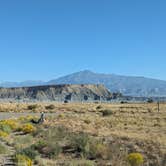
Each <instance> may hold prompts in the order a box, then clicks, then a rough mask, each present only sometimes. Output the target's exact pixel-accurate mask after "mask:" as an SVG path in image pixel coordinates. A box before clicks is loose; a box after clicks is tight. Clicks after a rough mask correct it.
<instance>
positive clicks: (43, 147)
mask: <svg viewBox="0 0 166 166" xmlns="http://www.w3.org/2000/svg"><path fill="white" fill-rule="evenodd" d="M33 147H34V149H35V150H37V151H38V152H39V153H40V154H42V155H43V156H45V157H48V158H50V159H54V158H56V157H57V156H58V155H59V154H60V153H61V152H62V148H61V147H60V146H59V144H58V143H56V142H55V143H52V142H47V141H39V142H37V143H36V144H35V145H33Z"/></svg>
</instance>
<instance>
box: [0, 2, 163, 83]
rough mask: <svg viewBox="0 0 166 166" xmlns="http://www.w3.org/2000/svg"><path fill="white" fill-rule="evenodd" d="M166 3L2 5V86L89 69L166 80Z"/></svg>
mask: <svg viewBox="0 0 166 166" xmlns="http://www.w3.org/2000/svg"><path fill="white" fill-rule="evenodd" d="M165 9H166V1H165V0H125V1H124V0H70V1H69V0H59V1H58V0H28V1H23V0H14V1H13V0H5V1H0V81H23V80H50V79H53V78H56V77H59V76H63V75H66V74H69V73H72V72H76V71H80V70H84V69H89V70H92V71H95V72H100V73H115V74H121V75H140V76H146V77H154V78H159V79H164V80H166V10H165Z"/></svg>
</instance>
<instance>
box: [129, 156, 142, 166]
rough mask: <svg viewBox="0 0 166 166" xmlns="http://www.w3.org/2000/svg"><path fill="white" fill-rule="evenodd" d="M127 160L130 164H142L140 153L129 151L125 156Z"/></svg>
mask: <svg viewBox="0 0 166 166" xmlns="http://www.w3.org/2000/svg"><path fill="white" fill-rule="evenodd" d="M127 161H128V163H129V164H130V165H131V166H140V165H141V164H143V162H144V159H143V156H142V155H141V154H140V153H130V154H129V155H128V156H127Z"/></svg>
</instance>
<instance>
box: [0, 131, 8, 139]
mask: <svg viewBox="0 0 166 166" xmlns="http://www.w3.org/2000/svg"><path fill="white" fill-rule="evenodd" d="M7 136H8V133H6V132H4V131H0V138H6V137H7Z"/></svg>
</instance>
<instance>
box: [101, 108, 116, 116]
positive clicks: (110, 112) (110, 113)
mask: <svg viewBox="0 0 166 166" xmlns="http://www.w3.org/2000/svg"><path fill="white" fill-rule="evenodd" d="M101 112H102V115H103V116H110V115H112V114H113V112H112V110H108V109H106V110H102V111H101Z"/></svg>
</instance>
